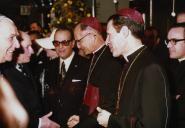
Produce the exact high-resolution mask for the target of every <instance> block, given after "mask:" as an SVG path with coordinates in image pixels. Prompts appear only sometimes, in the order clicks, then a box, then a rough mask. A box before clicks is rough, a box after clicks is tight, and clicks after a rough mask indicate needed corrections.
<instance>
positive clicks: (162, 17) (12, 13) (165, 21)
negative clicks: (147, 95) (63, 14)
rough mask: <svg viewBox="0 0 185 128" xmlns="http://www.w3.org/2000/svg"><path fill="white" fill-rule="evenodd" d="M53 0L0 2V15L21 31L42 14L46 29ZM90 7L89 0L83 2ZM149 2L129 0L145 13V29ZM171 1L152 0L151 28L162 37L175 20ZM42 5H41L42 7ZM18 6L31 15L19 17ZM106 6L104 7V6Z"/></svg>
mask: <svg viewBox="0 0 185 128" xmlns="http://www.w3.org/2000/svg"><path fill="white" fill-rule="evenodd" d="M54 1H55V0H0V13H2V14H4V15H6V16H8V17H10V18H11V19H13V20H14V21H15V23H16V24H17V26H18V27H20V28H21V29H25V30H26V29H27V28H28V24H29V23H30V22H31V21H33V20H35V19H36V20H38V19H40V18H41V17H40V14H41V13H43V14H44V27H45V28H47V27H48V26H47V23H49V19H48V18H47V13H48V11H49V10H50V8H51V5H50V2H51V3H53V2H54ZM85 1H86V2H87V4H88V5H89V6H91V0H85ZM149 1H150V0H130V2H129V6H130V7H132V8H136V9H138V10H139V11H140V12H142V13H146V27H148V26H149V9H150V8H149ZM172 2H173V0H153V21H152V22H153V26H155V27H157V28H158V29H159V30H160V31H161V33H162V36H165V35H166V32H167V30H168V28H169V26H170V25H171V24H173V23H174V21H175V18H174V17H172V16H171V12H172ZM175 2H176V4H175V12H176V13H178V12H181V11H185V0H175ZM42 4H43V5H42ZM20 5H30V7H31V14H30V15H29V16H22V15H20ZM105 6H106V5H105Z"/></svg>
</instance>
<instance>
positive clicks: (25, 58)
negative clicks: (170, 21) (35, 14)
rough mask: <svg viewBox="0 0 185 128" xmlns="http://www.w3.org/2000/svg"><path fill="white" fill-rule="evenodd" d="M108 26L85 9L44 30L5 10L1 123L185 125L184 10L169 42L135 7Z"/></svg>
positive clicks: (0, 46)
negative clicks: (26, 26)
mask: <svg viewBox="0 0 185 128" xmlns="http://www.w3.org/2000/svg"><path fill="white" fill-rule="evenodd" d="M106 33H107V37H106V39H105V38H104V37H103V35H105V32H104V31H103V28H102V25H101V23H100V22H99V21H98V19H97V18H95V17H86V18H83V19H82V20H81V21H80V22H79V23H78V24H77V25H76V26H75V27H74V28H71V27H70V26H65V25H61V26H60V27H58V28H55V29H53V30H52V32H51V34H50V35H49V36H48V37H44V35H43V34H42V28H41V26H40V25H39V24H38V23H36V22H34V23H32V24H31V25H30V31H29V32H23V31H21V30H18V29H17V28H16V26H15V24H14V22H13V21H12V20H11V19H9V18H7V17H6V16H3V15H0V63H1V64H0V86H1V87H0V127H8V128H13V127H14V128H60V127H61V128H101V127H102V128H103V127H105V128H168V127H170V128H184V127H185V98H184V97H185V96H184V95H185V85H184V84H185V70H184V69H185V68H184V66H185V13H180V14H179V15H178V16H177V23H176V24H174V25H173V26H171V27H170V29H169V31H168V34H167V39H166V41H165V42H166V47H165V48H164V45H163V44H165V43H164V41H163V40H161V39H160V38H159V36H158V34H159V33H158V32H157V29H155V28H149V29H146V30H144V20H143V17H142V14H141V13H140V12H138V11H137V10H135V9H131V8H123V9H120V10H118V11H117V12H116V13H115V14H113V15H112V16H110V17H109V18H108V20H107V29H106ZM164 49H166V51H160V50H164ZM159 53H160V54H159ZM164 54H165V56H163V55H164ZM161 56H162V57H161ZM7 93H8V94H9V95H7ZM12 106H14V109H13V108H12ZM15 111H17V113H15Z"/></svg>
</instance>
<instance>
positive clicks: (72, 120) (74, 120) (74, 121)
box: [67, 115, 80, 128]
mask: <svg viewBox="0 0 185 128" xmlns="http://www.w3.org/2000/svg"><path fill="white" fill-rule="evenodd" d="M79 122H80V117H79V116H77V115H73V116H71V117H70V118H69V119H68V122H67V125H68V127H69V128H73V127H74V126H75V125H77V124H78V123H79Z"/></svg>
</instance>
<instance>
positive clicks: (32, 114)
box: [3, 32, 60, 128]
mask: <svg viewBox="0 0 185 128" xmlns="http://www.w3.org/2000/svg"><path fill="white" fill-rule="evenodd" d="M20 35H21V38H22V39H21V48H20V49H19V50H17V56H14V57H15V59H16V64H12V63H7V64H6V65H4V68H3V74H4V76H5V77H6V78H7V80H8V81H9V82H10V84H11V85H12V88H13V89H14V91H15V93H16V95H17V97H18V99H19V101H20V102H21V103H22V105H23V106H24V108H25V109H26V111H27V112H28V115H29V125H28V127H29V128H38V127H39V128H43V127H44V128H59V127H60V126H59V125H58V124H57V123H55V122H54V121H52V120H50V119H49V117H50V116H51V115H52V113H48V114H47V115H44V114H43V112H42V105H41V102H40V98H39V96H38V92H37V85H36V83H35V81H34V78H33V76H32V74H31V71H30V70H29V68H28V67H27V63H28V62H29V61H30V57H31V54H32V53H33V49H32V47H31V40H30V37H29V35H28V34H26V33H25V32H20Z"/></svg>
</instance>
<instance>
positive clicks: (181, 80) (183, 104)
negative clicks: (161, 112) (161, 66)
mask: <svg viewBox="0 0 185 128" xmlns="http://www.w3.org/2000/svg"><path fill="white" fill-rule="evenodd" d="M167 39H168V41H167V43H168V45H167V47H168V50H169V57H170V58H171V59H177V60H178V63H176V65H174V66H173V68H172V82H173V83H172V88H173V92H172V101H173V102H172V105H173V111H172V120H171V122H172V126H171V127H172V128H184V127H185V109H184V108H185V25H183V24H176V25H174V26H172V27H171V28H170V30H169V31H168V36H167Z"/></svg>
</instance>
